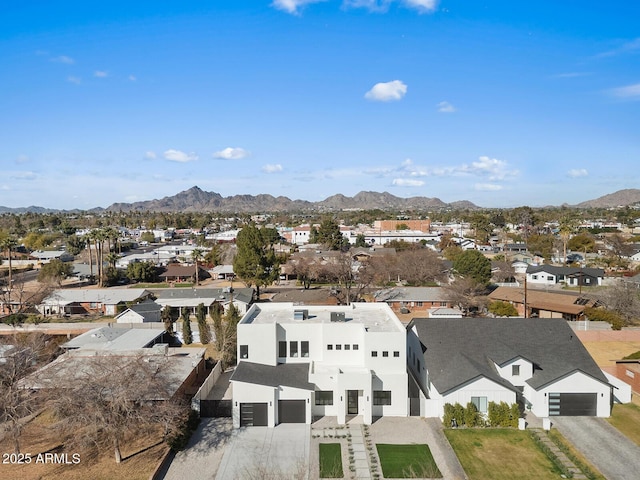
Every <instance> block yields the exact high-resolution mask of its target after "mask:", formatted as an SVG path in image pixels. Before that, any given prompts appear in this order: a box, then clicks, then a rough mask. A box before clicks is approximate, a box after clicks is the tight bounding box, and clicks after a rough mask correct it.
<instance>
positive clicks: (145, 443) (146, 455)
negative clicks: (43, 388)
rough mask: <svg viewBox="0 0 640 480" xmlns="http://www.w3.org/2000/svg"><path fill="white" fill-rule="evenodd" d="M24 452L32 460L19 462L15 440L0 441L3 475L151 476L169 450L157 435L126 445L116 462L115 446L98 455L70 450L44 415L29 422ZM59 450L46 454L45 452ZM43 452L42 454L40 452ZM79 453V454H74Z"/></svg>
mask: <svg viewBox="0 0 640 480" xmlns="http://www.w3.org/2000/svg"><path fill="white" fill-rule="evenodd" d="M20 445H21V449H20V450H21V453H23V454H30V457H31V461H30V463H28V464H26V463H23V464H15V463H13V464H12V462H13V461H15V460H16V458H15V457H10V456H9V455H4V454H11V453H13V444H12V442H11V441H10V440H9V439H5V440H3V441H2V442H0V453H2V454H3V456H2V460H5V461H2V460H0V478H3V479H10V478H15V479H20V480H32V479H33V480H36V479H43V480H45V479H46V480H49V479H50V480H54V479H55V480H60V479H61V480H85V479H87V478H91V479H94V480H102V479H104V480H114V479H115V480H118V479H127V480H129V479H133V480H137V479H140V480H147V479H148V478H149V476H150V474H151V473H152V472H153V470H154V469H155V467H156V465H157V464H158V463H159V462H160V460H161V458H162V457H163V455H164V454H165V452H166V449H167V447H166V445H165V444H164V443H158V442H157V441H156V440H154V439H139V440H130V441H128V442H126V443H125V445H124V446H123V448H122V456H123V459H124V460H123V461H122V463H120V464H119V465H118V464H116V463H115V460H114V456H113V452H112V451H111V449H109V450H108V451H105V452H104V453H103V454H101V455H100V456H98V457H97V458H90V457H89V456H88V455H86V454H85V453H84V452H81V451H76V450H73V451H72V450H69V449H66V448H65V447H64V445H62V444H61V443H60V439H59V438H58V437H57V436H56V433H55V432H54V430H53V429H52V426H51V420H50V419H49V418H47V417H46V415H43V416H41V417H36V418H35V419H34V420H33V421H31V422H30V423H28V424H27V425H26V426H25V428H24V430H23V434H22V437H21V439H20ZM47 453H49V454H57V456H55V457H54V456H53V455H48V456H47V455H45V454H47ZM39 454H41V455H39ZM74 454H77V456H74Z"/></svg>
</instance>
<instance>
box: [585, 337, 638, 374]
mask: <svg viewBox="0 0 640 480" xmlns="http://www.w3.org/2000/svg"><path fill="white" fill-rule="evenodd" d="M576 334H577V335H578V338H580V340H581V341H582V343H583V344H584V346H585V347H586V348H587V350H588V351H589V353H590V354H591V356H592V357H593V358H594V359H595V361H596V363H597V364H598V365H599V366H600V367H611V366H614V365H615V361H616V360H620V359H621V358H623V357H625V356H626V355H629V354H631V353H634V352H637V351H638V350H640V331H638V330H620V331H613V330H611V331H577V332H576Z"/></svg>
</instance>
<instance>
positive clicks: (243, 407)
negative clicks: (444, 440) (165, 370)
mask: <svg viewBox="0 0 640 480" xmlns="http://www.w3.org/2000/svg"><path fill="white" fill-rule="evenodd" d="M237 335H238V366H237V367H236V370H235V372H234V373H233V375H232V377H231V382H232V383H233V423H234V426H235V427H240V426H252V425H255V426H257V425H263V426H269V427H273V426H275V425H277V424H279V423H311V422H312V420H313V418H314V417H321V416H325V415H326V416H335V417H337V420H338V423H340V424H344V423H346V421H347V420H348V418H350V417H351V416H358V415H360V416H362V419H363V422H364V423H365V424H371V423H372V419H373V418H374V417H379V416H387V415H389V416H407V414H408V396H407V389H408V382H407V380H408V378H407V371H406V330H405V328H404V327H403V325H402V323H401V322H400V321H399V320H398V318H397V317H396V315H395V314H394V313H393V311H392V310H391V308H389V306H388V305H387V304H384V303H354V304H352V305H350V306H331V305H324V306H294V305H293V304H292V303H273V304H267V303H261V304H254V305H253V306H252V307H251V308H250V309H249V310H248V311H247V313H246V314H245V315H244V317H243V318H242V320H241V321H240V322H239V323H238V329H237Z"/></svg>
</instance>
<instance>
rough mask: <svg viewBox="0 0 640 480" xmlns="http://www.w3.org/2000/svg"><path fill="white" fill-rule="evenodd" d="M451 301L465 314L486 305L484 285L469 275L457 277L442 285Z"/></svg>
mask: <svg viewBox="0 0 640 480" xmlns="http://www.w3.org/2000/svg"><path fill="white" fill-rule="evenodd" d="M444 288H445V289H446V291H447V294H448V296H449V299H450V300H451V302H452V303H453V304H454V305H455V306H457V307H458V308H459V309H460V310H462V311H463V312H465V313H466V314H468V313H470V312H472V311H473V310H476V309H482V308H484V307H486V306H487V304H488V298H487V297H486V286H485V285H483V284H481V283H478V282H476V281H475V280H473V279H472V278H471V277H457V278H456V279H455V281H453V282H452V283H451V284H449V285H447V286H446V287H444Z"/></svg>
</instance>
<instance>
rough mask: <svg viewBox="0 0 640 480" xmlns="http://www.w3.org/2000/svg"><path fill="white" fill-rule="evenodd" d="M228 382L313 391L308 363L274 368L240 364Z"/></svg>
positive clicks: (259, 364) (255, 364) (260, 364)
mask: <svg viewBox="0 0 640 480" xmlns="http://www.w3.org/2000/svg"><path fill="white" fill-rule="evenodd" d="M230 380H231V381H235V382H243V383H254V384H256V385H266V386H269V387H278V386H280V385H282V386H285V387H293V388H300V389H303V390H315V385H314V384H313V383H309V364H308V363H283V364H280V365H276V366H275V367H274V366H271V365H264V364H262V363H253V362H240V363H239V364H238V366H237V367H236V369H235V371H234V372H233V374H232V375H231V378H230Z"/></svg>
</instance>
